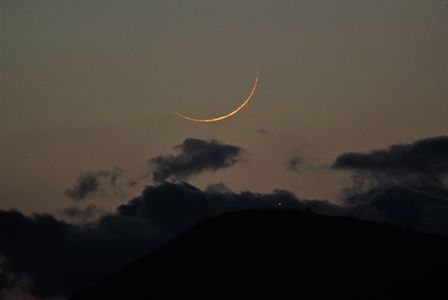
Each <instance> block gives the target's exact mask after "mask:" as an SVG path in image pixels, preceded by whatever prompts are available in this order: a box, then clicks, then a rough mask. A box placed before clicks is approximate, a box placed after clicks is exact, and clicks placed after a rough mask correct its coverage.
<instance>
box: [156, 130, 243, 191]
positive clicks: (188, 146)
mask: <svg viewBox="0 0 448 300" xmlns="http://www.w3.org/2000/svg"><path fill="white" fill-rule="evenodd" d="M175 149H176V150H179V151H180V153H179V154H177V155H161V156H157V157H154V158H151V159H150V160H149V164H150V166H151V167H152V169H153V173H152V175H153V180H154V182H163V181H165V180H167V179H187V178H189V177H191V176H192V175H195V174H198V173H201V172H204V171H208V170H210V171H216V170H218V169H222V168H227V167H230V166H232V165H234V164H235V163H236V162H238V161H239V160H240V155H241V154H242V152H243V149H242V148H240V147H237V146H233V145H228V144H223V143H221V142H219V141H216V140H210V141H204V140H200V139H193V138H188V139H186V140H185V141H184V142H183V143H182V144H181V145H178V146H176V147H175Z"/></svg>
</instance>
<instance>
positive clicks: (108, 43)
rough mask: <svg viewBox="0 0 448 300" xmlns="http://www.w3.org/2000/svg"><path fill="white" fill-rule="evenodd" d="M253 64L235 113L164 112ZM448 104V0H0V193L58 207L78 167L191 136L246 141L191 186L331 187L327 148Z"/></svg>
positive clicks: (440, 130)
mask: <svg viewBox="0 0 448 300" xmlns="http://www.w3.org/2000/svg"><path fill="white" fill-rule="evenodd" d="M257 72H259V73H260V82H259V88H258V90H257V93H256V95H255V97H254V99H253V100H252V102H250V103H249V105H248V106H247V107H246V108H245V109H244V110H243V111H242V112H241V113H240V114H238V115H236V116H235V117H234V118H232V119H231V120H228V121H225V122H221V123H216V124H211V125H210V124H195V123H190V122H187V121H184V120H182V119H179V118H177V117H176V116H175V115H174V114H173V113H172V112H173V111H174V110H177V111H180V112H182V113H185V114H188V115H191V116H194V117H214V116H216V115H220V114H222V113H225V112H228V111H229V110H231V109H232V108H234V107H235V106H236V105H238V104H239V103H240V101H241V100H242V99H243V98H245V96H246V95H247V93H248V92H249V91H250V88H251V85H252V83H253V80H254V78H255V75H256V73H257ZM447 116H448V8H447V2H446V1H444V0H376V1H359V0H339V1H331V0H312V1H311V0H307V1H298V0H290V1H286V0H275V1H274V0H270V1H267V0H258V1H255V0H247V1H243V0H238V1H237V0H227V1H211V0H195V1H181V0H178V1H169V0H159V1H143V0H141V1H137V0H133V1H118V0H107V1H106V0H104V1H99V0H92V1H84V0H77V1H75V0H70V1H68V0H54V1H48V0H40V1H21V0H2V1H1V120H0V121H1V156H0V159H1V174H0V197H1V202H0V208H17V209H19V210H22V211H25V212H32V211H38V212H41V211H49V212H54V211H57V210H59V209H62V208H64V207H66V206H67V205H69V204H70V201H69V200H68V199H67V198H66V196H65V195H64V191H65V190H66V189H67V188H68V187H70V186H71V185H73V183H74V181H75V180H76V178H77V177H78V175H79V174H80V172H82V171H88V170H98V169H110V168H112V167H113V166H119V167H121V168H123V169H124V170H125V172H126V178H128V179H129V178H132V177H133V176H134V177H135V176H139V175H141V174H143V173H145V168H146V160H147V159H149V158H151V157H154V156H156V155H160V154H166V153H168V152H170V151H172V146H174V145H177V144H180V143H181V142H182V141H183V140H184V139H185V138H187V137H195V138H216V139H219V140H222V141H224V142H226V143H230V144H234V145H238V146H241V147H243V148H244V149H245V150H246V151H247V153H246V161H245V162H243V163H240V164H237V165H236V166H234V167H232V168H228V169H225V170H220V171H218V172H216V173H204V174H202V175H199V176H197V177H194V178H192V180H191V182H192V183H193V184H195V185H197V186H200V187H205V186H206V185H207V184H209V183H216V182H220V181H223V182H224V183H225V184H226V185H227V186H228V187H230V188H231V189H233V190H235V191H240V190H245V189H250V190H252V191H260V192H267V191H271V190H272V189H274V188H283V189H288V190H290V191H293V192H295V193H297V195H299V196H301V197H306V198H323V199H329V200H332V201H336V200H337V199H338V195H339V191H340V188H341V187H342V186H343V185H344V184H345V180H346V179H347V174H343V173H341V172H336V171H332V170H329V169H328V165H330V164H331V163H332V161H333V160H334V158H335V157H336V156H338V155H339V154H341V153H343V152H347V151H368V150H371V149H374V148H383V147H386V146H388V145H390V144H397V143H404V142H412V141H414V140H417V139H419V138H424V137H428V136H436V135H441V134H447V133H448V122H447ZM261 128H263V129H266V131H267V133H266V134H260V133H257V130H259V129H261ZM295 152H298V153H300V155H301V156H302V157H303V159H304V161H305V165H304V166H303V167H302V168H301V169H299V171H298V172H293V171H291V170H288V160H289V159H290V158H291V157H292V156H293V154H294V153H295ZM123 180H124V179H123ZM123 183H125V181H123ZM144 184H145V183H141V184H140V185H139V186H135V187H132V188H131V187H126V184H124V186H125V187H124V194H123V195H121V196H113V197H109V196H107V195H102V196H98V197H99V199H97V203H101V206H102V207H104V208H108V209H112V208H114V207H116V205H117V204H119V203H122V202H123V201H125V200H128V199H130V198H131V197H132V196H134V195H136V194H138V193H139V192H140V191H141V188H142V186H143V185H144ZM146 184H150V182H146Z"/></svg>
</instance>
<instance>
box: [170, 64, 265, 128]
mask: <svg viewBox="0 0 448 300" xmlns="http://www.w3.org/2000/svg"><path fill="white" fill-rule="evenodd" d="M257 85H258V73H257V77H256V78H255V82H254V86H253V87H252V91H251V92H250V94H249V96H247V98H246V99H245V100H244V101H243V103H241V104H240V105H239V106H238V107H237V108H236V109H234V110H233V111H232V112H230V113H228V114H227V115H223V116H220V117H216V118H212V119H196V118H191V117H188V116H184V115H182V114H180V113H178V112H177V111H175V112H174V113H175V114H176V115H177V116H179V117H181V118H184V119H186V120H189V121H193V122H200V123H212V122H219V121H222V120H225V119H227V118H230V117H231V116H233V115H235V114H237V113H238V112H239V111H240V110H242V109H243V108H244V106H246V104H247V103H249V101H250V100H251V99H252V97H253V96H254V94H255V90H256V89H257Z"/></svg>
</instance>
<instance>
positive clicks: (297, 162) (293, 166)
mask: <svg viewBox="0 0 448 300" xmlns="http://www.w3.org/2000/svg"><path fill="white" fill-rule="evenodd" d="M303 163H304V161H303V158H302V156H301V155H300V153H299V152H298V151H295V152H294V153H293V155H292V157H291V158H290V159H289V161H288V169H289V170H291V171H295V172H297V171H299V169H300V168H301V167H302V166H303Z"/></svg>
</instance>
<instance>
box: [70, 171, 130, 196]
mask: <svg viewBox="0 0 448 300" xmlns="http://www.w3.org/2000/svg"><path fill="white" fill-rule="evenodd" d="M122 172H123V170H122V169H120V168H117V167H114V168H113V169H112V170H100V171H88V172H85V173H83V174H81V175H80V176H79V177H78V179H77V180H76V183H75V185H74V186H73V187H72V188H69V189H67V190H66V192H65V193H66V195H67V196H69V197H70V198H71V199H73V200H83V199H85V198H87V197H89V196H92V195H94V194H95V193H96V192H98V191H99V190H100V187H101V183H102V180H106V181H107V183H108V184H109V185H110V186H111V187H112V188H113V190H114V192H117V191H118V190H119V188H118V186H117V180H118V178H119V177H120V176H121V174H122Z"/></svg>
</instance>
